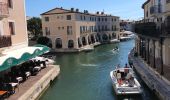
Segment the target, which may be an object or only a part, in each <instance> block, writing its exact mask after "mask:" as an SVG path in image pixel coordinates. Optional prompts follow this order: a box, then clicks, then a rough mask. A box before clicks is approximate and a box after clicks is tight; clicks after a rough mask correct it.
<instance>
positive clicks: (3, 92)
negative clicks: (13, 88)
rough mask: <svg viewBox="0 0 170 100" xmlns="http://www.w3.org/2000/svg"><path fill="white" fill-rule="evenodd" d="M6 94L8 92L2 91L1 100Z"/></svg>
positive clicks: (0, 92) (0, 93)
mask: <svg viewBox="0 0 170 100" xmlns="http://www.w3.org/2000/svg"><path fill="white" fill-rule="evenodd" d="M6 94H7V91H2V90H0V99H2V97H3V96H4V95H6Z"/></svg>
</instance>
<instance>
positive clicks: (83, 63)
mask: <svg viewBox="0 0 170 100" xmlns="http://www.w3.org/2000/svg"><path fill="white" fill-rule="evenodd" d="M115 47H118V48H119V51H113V49H114V48H115ZM133 47H134V40H130V41H127V42H121V43H118V44H105V45H100V46H98V47H96V48H95V50H94V51H92V52H81V53H68V54H57V55H56V64H59V65H60V67H61V73H60V76H59V77H58V78H57V79H56V80H55V81H54V82H53V83H52V85H51V86H50V87H49V88H48V90H47V91H46V92H45V93H44V94H43V96H42V97H41V98H40V100H157V98H156V96H155V95H154V94H153V93H152V91H150V90H149V89H148V87H147V86H146V85H145V84H144V83H143V82H142V81H141V79H140V78H139V77H138V80H139V82H140V83H141V85H142V89H143V93H142V95H132V96H116V95H115V93H114V90H113V88H112V83H111V79H110V76H109V73H110V71H111V70H113V69H115V66H116V65H117V64H120V65H121V66H124V65H125V63H127V62H128V53H129V52H130V50H131V49H132V48H133Z"/></svg>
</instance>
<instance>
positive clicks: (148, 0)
mask: <svg viewBox="0 0 170 100" xmlns="http://www.w3.org/2000/svg"><path fill="white" fill-rule="evenodd" d="M149 2H150V0H147V1H145V3H144V4H143V5H142V8H143V9H144V6H145V5H146V4H147V3H149Z"/></svg>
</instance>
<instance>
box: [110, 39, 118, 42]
mask: <svg viewBox="0 0 170 100" xmlns="http://www.w3.org/2000/svg"><path fill="white" fill-rule="evenodd" d="M119 42H120V40H118V39H112V40H110V42H109V43H119Z"/></svg>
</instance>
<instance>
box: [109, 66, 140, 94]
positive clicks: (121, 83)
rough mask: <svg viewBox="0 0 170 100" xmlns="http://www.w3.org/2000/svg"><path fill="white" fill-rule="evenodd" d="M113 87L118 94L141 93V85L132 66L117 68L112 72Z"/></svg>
mask: <svg viewBox="0 0 170 100" xmlns="http://www.w3.org/2000/svg"><path fill="white" fill-rule="evenodd" d="M110 77H111V79H112V84H113V88H114V90H115V92H116V94H117V95H129V94H141V93H142V90H141V85H140V83H139V82H138V81H137V79H136V78H135V76H134V72H133V70H132V69H131V68H117V69H115V70H113V71H111V72H110Z"/></svg>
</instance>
